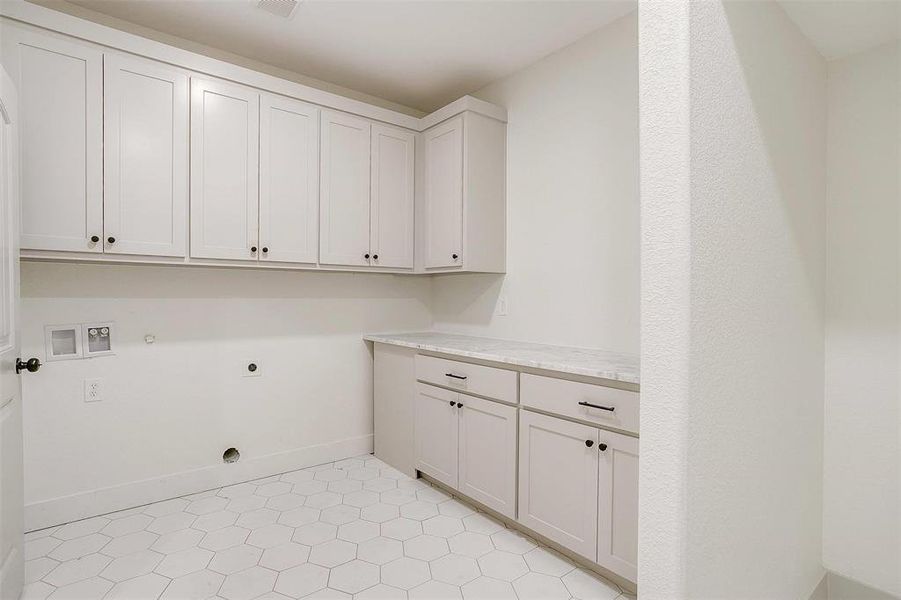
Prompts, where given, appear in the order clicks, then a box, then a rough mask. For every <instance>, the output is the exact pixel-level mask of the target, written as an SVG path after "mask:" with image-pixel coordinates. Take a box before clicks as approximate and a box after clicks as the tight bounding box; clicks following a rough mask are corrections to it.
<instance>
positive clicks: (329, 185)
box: [319, 111, 370, 266]
mask: <svg viewBox="0 0 901 600" xmlns="http://www.w3.org/2000/svg"><path fill="white" fill-rule="evenodd" d="M320 169H321V175H320V180H319V185H320V195H319V219H320V227H319V235H320V239H319V243H320V248H319V262H321V263H322V264H327V265H347V266H365V265H369V256H370V252H369V122H368V121H365V120H363V119H360V118H358V117H352V116H350V115H345V114H342V113H333V112H327V111H323V112H322V145H321V152H320Z"/></svg>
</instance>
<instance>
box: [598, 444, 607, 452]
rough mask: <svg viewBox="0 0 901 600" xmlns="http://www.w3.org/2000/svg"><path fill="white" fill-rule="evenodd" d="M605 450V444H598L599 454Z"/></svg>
mask: <svg viewBox="0 0 901 600" xmlns="http://www.w3.org/2000/svg"><path fill="white" fill-rule="evenodd" d="M606 449H607V444H598V450H600V451H601V452H603V451H604V450H606Z"/></svg>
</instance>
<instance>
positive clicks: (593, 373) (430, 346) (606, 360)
mask: <svg viewBox="0 0 901 600" xmlns="http://www.w3.org/2000/svg"><path fill="white" fill-rule="evenodd" d="M363 339H365V340H367V341H370V342H379V343H381V344H392V345H395V346H404V347H406V348H414V349H416V350H425V351H428V352H440V353H441V354H451V355H455V356H461V357H466V358H474V359H478V360H486V361H491V362H496V363H503V364H507V365H517V366H520V367H531V368H534V369H545V370H548V371H557V372H558V373H571V374H574V375H585V376H588V377H599V378H602V379H611V380H613V381H622V382H624V383H635V384H638V383H640V377H639V374H640V369H639V360H638V356H636V355H634V354H622V353H619V352H609V351H607V350H596V349H592V348H572V347H569V346H551V345H548V344H533V343H530V342H514V341H511V340H498V339H492V338H483V337H475V336H470V335H458V334H452V333H438V332H431V331H423V332H416V333H378V334H369V335H364V336H363Z"/></svg>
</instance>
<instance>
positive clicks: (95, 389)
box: [84, 377, 103, 402]
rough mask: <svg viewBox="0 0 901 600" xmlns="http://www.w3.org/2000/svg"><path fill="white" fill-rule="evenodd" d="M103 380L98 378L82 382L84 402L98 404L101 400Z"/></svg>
mask: <svg viewBox="0 0 901 600" xmlns="http://www.w3.org/2000/svg"><path fill="white" fill-rule="evenodd" d="M102 384H103V380H102V379H100V378H99V377H97V378H94V379H85V380H84V401H85V402H100V401H101V400H103V385H102Z"/></svg>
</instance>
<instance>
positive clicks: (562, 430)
mask: <svg viewBox="0 0 901 600" xmlns="http://www.w3.org/2000/svg"><path fill="white" fill-rule="evenodd" d="M519 432H520V437H519V521H520V522H521V523H522V524H523V525H525V526H526V527H529V528H531V529H534V530H535V531H537V532H538V533H540V534H542V535H544V536H546V537H548V538H550V539H551V540H553V541H555V542H558V543H560V544H562V545H563V546H565V547H567V548H569V549H570V550H572V551H573V552H577V553H579V554H581V555H582V556H584V557H586V558H588V559H590V560H592V561H593V560H595V559H596V558H597V533H598V523H597V520H598V504H597V502H598V449H597V441H598V430H597V429H595V428H594V427H589V426H587V425H581V424H579V423H572V422H570V421H564V420H563V419H557V418H555V417H548V416H545V415H540V414H538V413H533V412H530V411H527V410H523V411H520V414H519Z"/></svg>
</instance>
